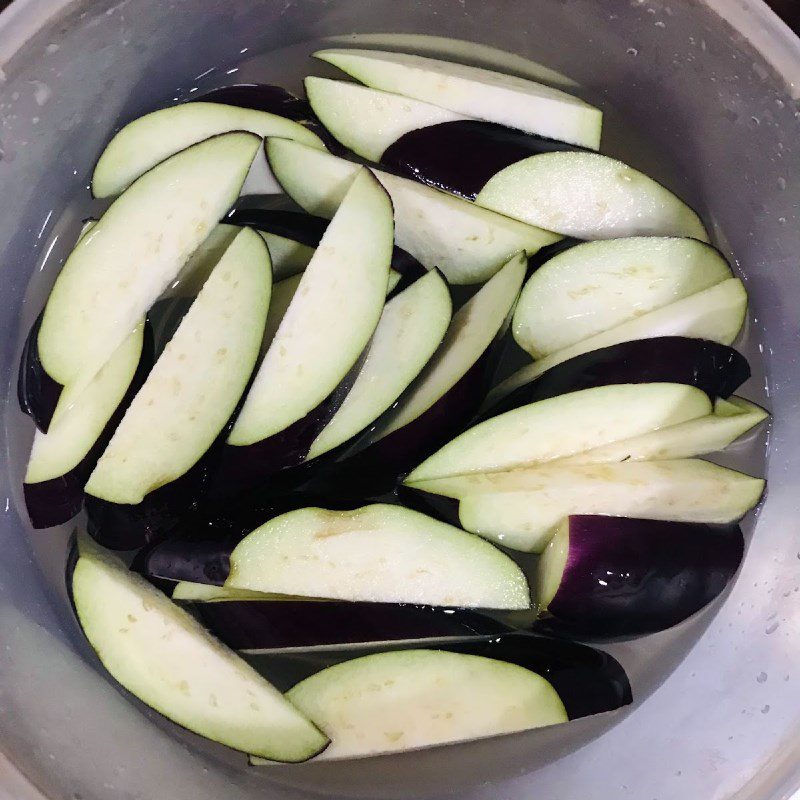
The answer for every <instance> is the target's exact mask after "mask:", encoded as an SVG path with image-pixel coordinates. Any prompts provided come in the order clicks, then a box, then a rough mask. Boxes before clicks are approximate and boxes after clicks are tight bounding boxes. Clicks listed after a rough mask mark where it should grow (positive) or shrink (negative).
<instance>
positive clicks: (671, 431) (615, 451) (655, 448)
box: [560, 397, 769, 464]
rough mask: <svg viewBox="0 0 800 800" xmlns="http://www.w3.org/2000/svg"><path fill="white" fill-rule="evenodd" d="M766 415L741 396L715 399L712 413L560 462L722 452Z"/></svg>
mask: <svg viewBox="0 0 800 800" xmlns="http://www.w3.org/2000/svg"><path fill="white" fill-rule="evenodd" d="M768 416H769V414H767V412H766V411H764V409H763V408H761V407H760V406H757V405H755V404H754V403H749V402H748V401H747V400H743V399H742V398H741V397H731V398H730V399H728V400H717V401H716V403H715V404H714V413H713V414H708V415H707V416H704V417H698V418H697V419H693V420H691V421H689V422H682V423H680V424H679V425H671V426H670V427H669V428H661V429H660V430H657V431H653V432H652V433H645V434H643V435H642V436H636V437H634V438H632V439H623V440H622V441H619V442H612V443H611V444H606V445H601V446H600V447H596V448H594V449H592V450H587V451H585V452H583V453H576V454H575V455H573V456H569V457H568V458H563V459H561V461H560V463H562V464H590V463H591V464H599V463H603V462H611V461H654V460H664V459H674V458H691V457H692V456H701V455H704V454H705V453H713V452H716V451H717V450H724V449H725V448H726V447H727V446H728V445H729V444H731V443H732V442H734V441H736V439H738V438H739V437H740V436H743V435H744V434H745V433H747V432H748V431H749V430H751V429H752V428H754V427H755V426H756V425H758V424H759V423H760V422H763V421H764V420H765V419H767V417H768Z"/></svg>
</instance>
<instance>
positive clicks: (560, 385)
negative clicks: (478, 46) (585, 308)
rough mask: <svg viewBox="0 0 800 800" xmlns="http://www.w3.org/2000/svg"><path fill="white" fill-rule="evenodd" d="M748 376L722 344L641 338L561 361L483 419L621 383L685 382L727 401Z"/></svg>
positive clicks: (733, 352)
mask: <svg viewBox="0 0 800 800" xmlns="http://www.w3.org/2000/svg"><path fill="white" fill-rule="evenodd" d="M749 377H750V365H749V364H748V363H747V359H746V358H745V357H744V356H743V355H741V353H739V352H737V351H736V350H734V349H733V348H732V347H728V346H726V345H724V344H719V343H717V342H711V341H708V340H707V339H689V338H687V337H683V336H659V337H655V338H652V339H639V340H635V341H630V342H620V343H619V344H614V345H611V346H610V347H603V348H601V349H599V350H592V351H591V352H589V353H584V354H582V355H579V356H575V357H574V358H571V359H569V360H568V361H562V362H561V363H560V364H556V365H555V366H554V367H551V368H550V369H549V370H547V371H546V372H544V373H543V374H542V375H540V376H539V377H537V378H535V379H534V380H532V381H531V382H530V383H526V384H523V385H522V386H520V387H519V388H517V389H515V390H514V391H512V392H510V393H509V394H507V395H506V396H505V397H502V398H500V399H499V400H498V401H497V402H496V403H495V404H494V405H493V406H491V407H490V408H488V409H486V410H485V411H484V413H483V414H482V417H481V418H482V419H486V418H488V417H493V416H496V415H497V414H502V413H504V412H506V411H510V410H512V409H514V408H519V407H520V406H524V405H527V404H528V403H535V402H536V401H537V400H546V399H547V398H549V397H557V396H558V395H561V394H568V393H569V392H577V391H580V390H581V389H591V388H593V387H595V386H611V385H613V384H621V383H685V384H687V385H689V386H696V387H697V388H698V389H702V390H703V391H704V392H705V393H706V394H707V395H708V396H709V397H710V398H711V399H712V400H716V399H717V398H719V397H722V398H727V397H730V395H732V394H733V393H734V392H735V391H736V390H737V389H738V388H739V387H740V386H741V385H742V384H743V383H744V382H745V381H746V380H747V379H748V378H749Z"/></svg>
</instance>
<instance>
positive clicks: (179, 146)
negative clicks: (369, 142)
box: [92, 102, 324, 210]
mask: <svg viewBox="0 0 800 800" xmlns="http://www.w3.org/2000/svg"><path fill="white" fill-rule="evenodd" d="M231 131H249V132H250V133H253V134H255V135H256V136H259V137H261V138H264V137H265V136H281V137H284V138H286V139H295V140H297V141H299V142H302V143H303V144H305V145H308V146H309V147H319V148H324V145H323V143H322V141H321V140H320V139H319V137H318V136H317V135H316V134H315V133H313V132H312V131H310V130H309V129H308V128H307V127H305V126H303V125H301V124H300V123H298V122H294V121H293V120H291V119H287V118H286V117H284V116H278V115H277V114H273V113H267V112H264V111H254V110H252V109H249V108H241V107H238V106H236V105H223V104H221V103H219V102H193V103H183V104H181V105H177V106H170V107H169V108H162V109H161V110H159V111H153V112H151V113H149V114H145V115H144V116H143V117H139V118H138V119H135V120H133V122H129V123H128V124H127V125H125V126H124V127H123V128H122V129H121V130H120V131H119V132H118V133H117V134H115V135H114V137H113V138H112V139H111V141H110V142H109V143H108V144H107V145H106V148H105V150H103V152H102V154H101V155H100V159H99V160H98V162H97V165H96V166H95V168H94V173H93V175H92V194H93V195H94V196H95V197H111V196H113V195H116V194H120V193H121V192H123V191H124V190H125V189H127V188H128V187H129V186H130V185H131V184H132V183H133V182H134V181H135V180H136V179H137V178H139V177H140V176H142V175H144V174H145V173H146V172H147V171H148V170H150V169H152V168H153V167H155V166H156V165H157V164H160V163H161V162H162V161H164V160H165V159H167V158H169V157H170V156H173V155H175V154H176V153H179V152H180V151H182V150H185V149H186V148H188V147H191V146H192V145H194V144H197V143H198V142H202V141H204V140H206V139H210V138H212V137H214V136H219V135H220V134H225V133H230V132H231ZM226 210H227V209H226Z"/></svg>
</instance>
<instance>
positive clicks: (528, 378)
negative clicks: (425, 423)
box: [483, 278, 747, 408]
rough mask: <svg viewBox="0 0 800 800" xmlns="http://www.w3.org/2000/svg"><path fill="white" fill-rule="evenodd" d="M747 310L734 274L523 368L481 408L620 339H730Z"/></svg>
mask: <svg viewBox="0 0 800 800" xmlns="http://www.w3.org/2000/svg"><path fill="white" fill-rule="evenodd" d="M746 315H747V292H746V291H745V288H744V285H743V284H742V282H741V281H740V280H739V279H738V278H730V279H728V280H725V281H722V283H718V284H716V285H715V286H712V287H711V288H710V289H705V290H704V291H702V292H697V293H696V294H693V295H690V296H689V297H685V298H684V299H683V300H677V301H676V302H674V303H671V304H670V305H668V306H664V308H659V309H656V310H655V311H650V312H648V313H646V314H642V316H641V317H637V318H636V319H632V320H628V322H623V323H622V324H621V325H617V326H616V327H615V328H611V329H610V330H607V331H604V332H603V333H598V334H596V335H595V336H591V337H589V338H588V339H584V340H583V341H581V342H578V343H577V344H574V345H572V346H571V347H565V348H564V349H563V350H558V351H556V352H555V353H552V354H550V355H549V356H545V357H544V358H540V359H539V360H538V361H534V363H533V364H529V365H528V366H527V367H522V369H520V370H517V372H515V373H514V374H513V375H511V376H510V377H508V378H506V379H505V380H504V381H503V382H502V383H500V384H498V385H497V386H495V387H494V389H492V391H491V392H489V394H488V395H487V397H486V401H485V403H484V405H483V407H484V408H491V407H493V406H495V405H496V404H497V403H498V402H499V401H500V400H501V399H502V398H503V397H505V396H507V395H508V394H510V393H511V392H513V391H514V390H515V389H518V388H519V387H520V386H524V385H525V384H529V383H531V382H532V381H534V380H536V379H537V378H538V377H539V376H541V375H543V374H544V373H545V372H547V371H548V370H550V369H552V368H553V367H554V366H556V365H557V364H561V363H562V362H564V361H568V360H569V359H572V358H575V357H576V356H579V355H582V354H583V353H589V352H591V351H593V350H599V349H601V348H606V347H610V346H611V345H615V344H619V343H620V342H631V341H634V340H636V339H651V338H655V337H659V336H684V337H689V338H693V339H708V340H710V341H712V342H719V343H721V344H728V345H729V344H732V343H733V341H734V340H735V339H736V337H737V336H738V335H739V331H740V330H741V329H742V325H743V324H744V321H745V317H746Z"/></svg>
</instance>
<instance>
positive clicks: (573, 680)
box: [248, 604, 633, 720]
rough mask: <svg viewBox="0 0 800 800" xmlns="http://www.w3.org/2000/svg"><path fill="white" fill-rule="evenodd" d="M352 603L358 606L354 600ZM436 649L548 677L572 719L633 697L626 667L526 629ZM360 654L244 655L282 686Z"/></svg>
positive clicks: (610, 708)
mask: <svg viewBox="0 0 800 800" xmlns="http://www.w3.org/2000/svg"><path fill="white" fill-rule="evenodd" d="M353 605H356V604H353ZM419 646H420V643H419V642H410V643H408V644H403V643H399V642H396V643H394V644H393V645H392V650H393V651H399V650H407V649H416V648H418V647H419ZM436 649H437V650H444V651H446V652H451V653H464V654H467V655H477V656H484V657H485V658H495V659H499V660H501V661H506V662H508V663H509V664H516V665H517V666H520V667H524V668H525V669H529V670H532V671H533V672H536V673H538V674H539V675H541V676H542V677H544V678H546V679H547V680H548V681H549V682H550V683H551V684H552V686H553V688H554V689H555V690H556V691H557V692H558V695H559V697H560V698H561V701H562V702H563V703H564V706H565V708H566V710H567V715H568V716H569V718H570V719H571V720H572V719H579V718H580V717H588V716H590V715H592V714H602V713H603V712H606V711H613V710H614V709H617V708H620V707H621V706H625V705H628V704H629V703H631V701H632V699H633V698H632V694H631V686H630V682H629V681H628V677H627V675H626V674H625V670H624V669H623V668H622V666H621V665H620V664H619V662H618V661H616V660H615V659H614V658H612V657H611V656H610V655H608V654H607V653H605V652H603V651H602V650H597V649H595V648H593V647H589V646H587V645H584V644H578V643H577V642H570V641H566V640H564V639H560V638H549V637H546V636H541V635H537V634H530V633H505V634H501V635H499V636H492V637H483V638H471V639H469V640H468V641H462V642H441V643H437V644H436ZM363 653H364V648H353V649H349V650H346V649H333V648H314V649H309V650H306V651H302V650H295V651H293V652H285V653H275V652H271V653H268V654H265V655H264V656H261V655H251V654H248V661H250V662H251V663H253V664H255V665H256V666H257V668H258V669H259V671H261V672H263V673H264V674H265V675H267V677H268V678H270V680H272V681H273V683H275V684H276V685H278V686H279V687H280V688H282V689H284V688H285V689H288V688H290V686H291V683H290V682H287V680H286V676H287V675H290V676H291V678H292V680H293V681H294V682H296V681H297V680H302V679H303V678H305V677H307V676H309V675H314V674H315V673H317V672H319V670H321V669H324V668H325V667H328V666H331V665H333V664H340V663H342V662H343V661H347V660H348V659H351V658H353V657H354V656H356V655H361V654H363Z"/></svg>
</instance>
